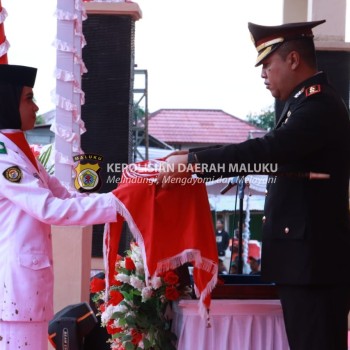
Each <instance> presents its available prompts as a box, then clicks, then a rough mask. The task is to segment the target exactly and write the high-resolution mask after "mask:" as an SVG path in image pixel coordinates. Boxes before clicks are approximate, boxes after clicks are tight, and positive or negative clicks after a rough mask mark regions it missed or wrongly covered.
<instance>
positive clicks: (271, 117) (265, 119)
mask: <svg viewBox="0 0 350 350" xmlns="http://www.w3.org/2000/svg"><path fill="white" fill-rule="evenodd" d="M247 121H248V122H249V123H251V124H253V125H255V126H257V127H259V128H261V129H265V130H271V129H273V127H274V125H275V112H274V108H273V106H270V107H269V108H267V109H265V110H262V111H261V112H260V113H255V114H252V113H250V114H248V115H247Z"/></svg>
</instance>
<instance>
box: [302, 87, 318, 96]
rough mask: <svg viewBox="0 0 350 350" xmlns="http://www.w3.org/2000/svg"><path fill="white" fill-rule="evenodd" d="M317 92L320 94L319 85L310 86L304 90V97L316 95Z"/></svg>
mask: <svg viewBox="0 0 350 350" xmlns="http://www.w3.org/2000/svg"><path fill="white" fill-rule="evenodd" d="M319 92H321V85H319V84H317V85H312V86H310V87H308V88H307V89H306V90H305V95H306V96H311V95H314V94H318V93H319Z"/></svg>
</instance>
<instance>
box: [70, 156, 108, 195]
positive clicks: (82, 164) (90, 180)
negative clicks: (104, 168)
mask: <svg viewBox="0 0 350 350" xmlns="http://www.w3.org/2000/svg"><path fill="white" fill-rule="evenodd" d="M73 159H74V160H75V161H79V163H78V165H77V166H76V167H75V172H76V177H75V180H74V186H75V188H76V189H77V190H78V191H79V192H96V191H98V190H99V189H100V188H101V185H102V182H101V178H100V175H99V172H100V169H101V168H100V166H99V164H98V162H99V161H102V159H103V158H102V157H101V156H96V155H93V154H84V155H79V156H74V157H73ZM90 162H91V163H90ZM92 162H93V163H92Z"/></svg>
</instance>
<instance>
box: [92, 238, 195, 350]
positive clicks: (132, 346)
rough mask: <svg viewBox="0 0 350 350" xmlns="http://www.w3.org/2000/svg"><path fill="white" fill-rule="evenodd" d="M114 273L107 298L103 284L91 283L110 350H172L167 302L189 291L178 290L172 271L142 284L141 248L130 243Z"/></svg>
mask: <svg viewBox="0 0 350 350" xmlns="http://www.w3.org/2000/svg"><path fill="white" fill-rule="evenodd" d="M115 271H116V274H115V276H114V281H113V283H112V285H111V286H110V289H109V291H108V295H107V298H106V294H105V293H106V291H105V281H104V280H102V279H98V278H94V279H92V281H91V293H93V301H94V302H95V304H96V305H97V308H98V310H99V311H100V314H101V323H102V326H104V327H106V329H107V332H108V333H109V334H110V335H111V338H110V342H111V349H113V350H139V349H152V350H175V349H176V347H175V342H176V335H175V334H174V333H172V332H171V324H170V322H171V320H170V319H169V317H167V313H168V311H169V308H170V304H171V302H172V301H174V300H177V299H179V298H180V297H182V296H187V297H188V296H189V295H190V293H191V289H190V288H189V287H185V288H183V289H181V288H180V283H179V276H178V275H177V274H176V273H175V272H174V271H167V272H165V273H162V274H161V275H159V276H157V277H155V278H153V279H152V280H151V281H149V283H148V284H147V285H146V283H145V270H144V264H143V260H142V256H141V249H140V247H139V246H138V245H137V244H136V243H134V242H133V243H131V246H130V250H128V251H127V252H126V255H125V257H121V256H118V258H117V261H116V266H115Z"/></svg>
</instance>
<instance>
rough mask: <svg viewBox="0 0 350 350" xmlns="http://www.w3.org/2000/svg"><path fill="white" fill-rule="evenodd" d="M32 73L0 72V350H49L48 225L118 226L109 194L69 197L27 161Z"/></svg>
mask: <svg viewBox="0 0 350 350" xmlns="http://www.w3.org/2000/svg"><path fill="white" fill-rule="evenodd" d="M35 77H36V69H34V68H30V67H24V66H14V65H5V64H3V65H0V350H46V349H47V346H48V340H47V335H48V321H49V320H50V319H51V318H52V316H53V266H52V242H51V233H50V228H51V225H92V224H101V223H106V222H113V221H116V214H117V212H120V211H121V206H120V203H119V202H118V201H117V199H116V197H115V196H114V195H113V194H112V193H103V194H97V195H92V196H90V197H89V196H86V195H81V194H79V193H70V192H68V191H67V190H66V188H65V187H63V186H62V185H61V184H60V182H59V181H58V180H57V179H56V178H55V177H52V176H49V175H48V174H47V172H46V171H45V169H44V168H43V166H41V164H39V163H38V162H36V160H35V158H33V157H32V154H31V153H30V151H28V150H29V146H28V143H27V142H26V140H25V139H24V135H23V131H25V130H29V129H32V128H33V127H34V122H35V117H36V112H37V111H38V106H37V105H36V104H35V103H34V100H33V90H32V88H33V86H34V82H35Z"/></svg>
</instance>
